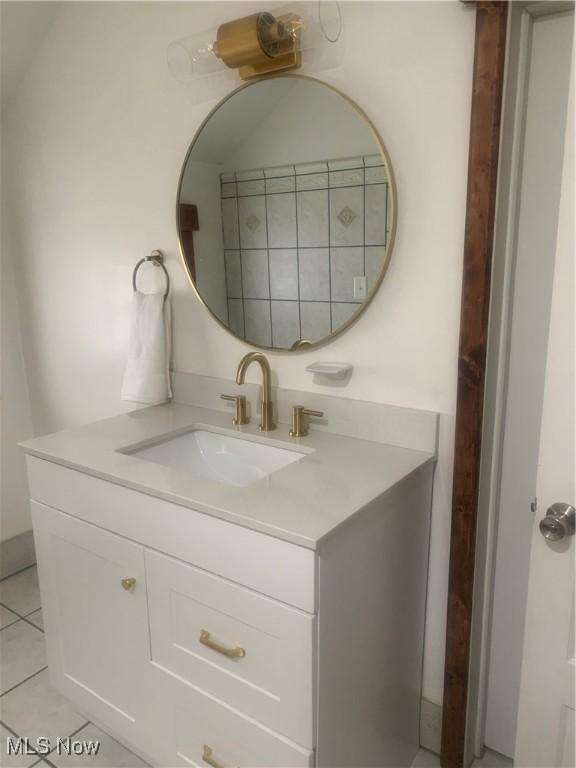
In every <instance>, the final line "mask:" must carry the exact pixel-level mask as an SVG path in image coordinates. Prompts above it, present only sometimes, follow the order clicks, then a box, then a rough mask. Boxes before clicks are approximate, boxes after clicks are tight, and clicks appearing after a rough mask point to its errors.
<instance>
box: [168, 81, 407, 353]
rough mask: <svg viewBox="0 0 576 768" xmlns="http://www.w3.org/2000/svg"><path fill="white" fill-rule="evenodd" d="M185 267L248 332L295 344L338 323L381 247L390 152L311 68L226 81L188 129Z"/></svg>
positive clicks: (366, 284)
mask: <svg viewBox="0 0 576 768" xmlns="http://www.w3.org/2000/svg"><path fill="white" fill-rule="evenodd" d="M177 216H178V232H179V237H180V245H181V250H182V256H183V260H184V264H185V267H186V270H187V272H188V275H189V277H190V279H191V281H192V283H193V285H194V287H195V290H196V292H197V293H198V295H199V297H200V298H201V300H202V302H203V303H204V304H205V306H206V307H207V308H208V309H209V310H210V312H212V314H213V315H214V316H215V317H216V318H217V320H218V321H219V322H220V323H221V324H222V325H224V326H225V327H226V328H227V329H228V330H230V331H231V332H232V333H234V334H235V335H236V336H238V337H240V338H242V339H244V340H245V341H246V342H248V343H249V344H251V345H253V346H258V347H263V348H267V349H283V350H295V349H303V348H309V347H310V344H316V343H321V342H324V341H326V340H327V339H329V338H330V337H331V336H333V335H334V334H335V333H338V332H340V331H341V330H343V329H344V328H346V327H347V326H348V325H349V324H350V323H351V322H352V320H354V319H355V318H356V317H357V316H358V315H359V314H360V313H361V312H362V310H363V308H364V307H365V306H366V304H367V303H368V302H369V301H370V299H371V298H372V296H373V294H374V293H375V291H376V290H377V288H378V286H379V284H380V282H381V280H382V278H383V276H384V273H385V271H386V267H387V264H388V261H389V258H390V251H391V247H392V241H393V235H394V218H395V200H394V186H393V182H392V174H391V169H390V163H389V160H388V157H387V155H386V152H385V150H384V147H383V145H382V142H381V141H380V139H379V138H378V136H377V135H376V133H375V131H374V128H373V127H372V125H371V124H370V123H369V121H368V120H367V118H366V117H365V115H364V114H363V113H362V112H361V111H360V110H359V109H358V107H356V106H355V105H354V104H353V103H352V102H351V101H350V100H349V99H347V98H346V97H344V96H343V95H341V94H340V93H339V92H337V91H335V90H334V89H332V88H330V87H329V86H327V85H325V84H324V83H321V82H319V81H316V80H312V79H309V78H304V77H299V76H283V77H276V78H271V79H268V80H263V81H259V82H256V83H252V84H250V85H249V86H246V87H243V88H241V89H240V90H238V91H236V92H234V93H233V94H232V95H231V96H229V97H228V98H227V99H225V100H224V101H223V102H222V103H221V104H220V105H219V106H218V107H217V108H216V109H215V110H214V111H213V112H212V114H211V115H210V116H209V118H208V119H207V120H206V122H205V123H204V125H203V126H202V127H201V129H200V130H199V132H198V134H197V135H196V138H195V139H194V141H193V143H192V146H191V148H190V151H189V153H188V156H187V158H186V161H185V163H184V168H183V171H182V176H181V179H180V186H179V191H178V211H177Z"/></svg>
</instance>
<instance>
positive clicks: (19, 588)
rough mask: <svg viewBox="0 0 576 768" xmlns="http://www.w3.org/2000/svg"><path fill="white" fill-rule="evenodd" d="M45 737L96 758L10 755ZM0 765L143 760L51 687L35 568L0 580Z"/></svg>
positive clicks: (423, 765)
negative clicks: (73, 743)
mask: <svg viewBox="0 0 576 768" xmlns="http://www.w3.org/2000/svg"><path fill="white" fill-rule="evenodd" d="M15 736H16V737H18V736H22V737H28V739H29V740H30V744H33V743H35V742H36V739H37V737H39V736H46V737H48V738H49V739H50V741H51V742H52V743H53V744H54V743H55V741H56V739H57V738H58V737H60V738H66V737H68V736H74V738H75V739H80V740H86V741H89V740H98V741H100V749H99V751H98V754H97V755H96V756H94V755H92V756H83V757H77V756H65V755H57V754H56V753H55V752H54V751H52V752H50V753H49V754H48V755H45V756H44V755H40V754H30V755H9V754H8V748H7V739H8V738H12V739H13V738H14V737H15ZM0 765H1V766H3V767H4V768H31V767H32V766H38V768H46V766H52V768H73V766H88V765H89V766H91V768H141V767H142V766H147V763H145V762H144V761H143V760H141V759H140V758H139V757H137V756H136V755H135V754H133V753H132V752H130V751H129V750H128V749H126V748H125V747H123V746H122V745H121V744H119V743H118V742H117V741H115V740H114V739H113V738H112V737H111V736H109V735H108V734H106V733H104V732H103V731H102V730H100V729H99V728H98V727H97V726H96V725H94V724H93V723H90V722H89V721H88V720H87V719H86V718H85V717H84V716H83V715H82V714H80V713H79V712H77V711H76V710H75V708H74V706H73V705H72V704H71V703H70V702H69V701H68V700H67V699H65V698H64V697H63V696H61V695H60V694H59V693H58V692H57V691H55V690H54V689H53V688H52V687H51V686H50V682H49V679H48V668H47V665H46V650H45V647H44V627H43V623H42V608H41V605H40V590H39V588H38V573H37V570H36V566H35V565H33V566H29V567H28V568H25V569H24V570H22V571H20V572H18V573H16V574H14V575H12V576H7V577H5V578H3V579H1V580H0ZM439 765H440V761H439V759H438V757H437V755H434V754H432V752H427V751H426V750H420V752H419V753H418V755H417V757H416V759H415V761H414V763H413V768H437V767H438V766H439ZM511 766H512V762H511V761H510V760H507V759H506V758H504V757H502V756H501V755H497V754H495V753H494V752H487V753H486V755H485V756H484V758H483V759H482V760H479V761H476V762H475V763H474V766H473V768H511Z"/></svg>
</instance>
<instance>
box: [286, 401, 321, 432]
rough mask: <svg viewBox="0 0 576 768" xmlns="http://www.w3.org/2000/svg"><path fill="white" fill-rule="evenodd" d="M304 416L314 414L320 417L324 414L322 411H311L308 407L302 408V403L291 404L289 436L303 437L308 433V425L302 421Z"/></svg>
mask: <svg viewBox="0 0 576 768" xmlns="http://www.w3.org/2000/svg"><path fill="white" fill-rule="evenodd" d="M304 416H316V417H317V418H319V419H320V418H322V416H324V413H323V411H311V410H310V409H309V408H304V406H303V405H295V406H293V408H292V429H291V430H290V437H305V436H306V435H307V434H308V427H307V426H306V424H305V422H304Z"/></svg>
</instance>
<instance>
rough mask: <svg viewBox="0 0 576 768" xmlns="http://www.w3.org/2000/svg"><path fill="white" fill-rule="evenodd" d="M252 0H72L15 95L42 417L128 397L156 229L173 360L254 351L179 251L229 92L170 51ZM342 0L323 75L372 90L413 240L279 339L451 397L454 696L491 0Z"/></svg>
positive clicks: (65, 422) (297, 366) (431, 394)
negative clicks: (483, 54) (191, 72)
mask: <svg viewBox="0 0 576 768" xmlns="http://www.w3.org/2000/svg"><path fill="white" fill-rule="evenodd" d="M248 7H249V8H250V9H252V8H255V7H259V6H257V5H255V4H251V5H250V6H248ZM246 8H247V6H245V5H244V4H240V3H232V4H228V3H224V2H222V3H214V2H212V3H174V4H172V3H153V2H151V3H67V4H65V8H64V10H63V11H62V13H61V15H60V17H59V18H58V19H57V20H56V22H55V24H54V25H53V26H52V28H51V29H50V33H49V35H48V37H47V38H46V40H45V43H44V45H43V48H42V50H41V51H40V52H39V55H38V57H37V59H36V61H35V63H34V66H33V68H32V69H31V71H30V72H29V76H28V79H27V81H26V83H25V85H24V86H23V87H21V88H20V90H19V93H18V95H17V98H16V99H15V100H14V102H13V104H12V110H11V113H10V114H9V115H7V119H6V127H5V131H4V134H3V141H4V142H5V147H6V148H7V149H8V150H9V158H8V164H7V168H6V172H7V173H8V175H9V176H8V178H9V186H10V189H9V199H8V200H7V206H8V209H9V215H10V216H11V217H13V219H14V222H15V226H16V227H17V229H18V232H17V236H18V243H19V246H18V250H17V254H16V256H17V259H16V268H17V279H18V289H19V296H20V301H21V304H22V311H23V318H24V321H25V322H24V327H23V332H24V351H25V354H26V363H27V369H28V375H29V385H30V397H31V403H32V414H33V417H34V427H35V429H36V430H37V431H38V432H46V431H51V430H56V429H61V428H63V427H68V426H71V425H74V424H80V423H82V422H88V421H91V420H94V419H97V418H101V417H105V416H109V415H111V414H114V413H118V412H120V411H122V410H124V409H125V408H126V406H125V404H122V403H120V401H119V399H118V397H119V391H120V382H121V377H122V371H123V364H124V353H125V346H126V338H127V327H128V322H127V321H128V307H129V300H130V278H131V271H132V267H133V265H134V262H135V261H136V260H137V259H138V258H139V257H140V256H142V255H143V254H145V253H148V252H149V251H150V250H151V249H152V248H157V247H159V248H162V249H164V250H165V251H166V253H167V255H168V263H167V266H168V269H169V270H170V272H171V275H172V279H173V285H174V299H173V307H174V325H175V328H174V364H175V368H177V369H179V370H183V371H194V372H198V373H205V374H211V375H215V376H224V377H228V378H231V377H232V376H233V373H234V367H235V365H236V362H237V361H238V360H239V359H240V357H241V355H242V354H243V353H244V352H245V351H246V346H245V345H244V344H243V343H242V342H240V341H237V340H236V339H234V338H232V337H231V336H230V335H229V334H228V333H226V332H225V331H224V330H223V329H222V328H220V327H219V326H218V325H217V324H216V323H215V322H214V320H213V319H212V318H211V317H210V316H209V314H208V313H207V312H206V311H205V310H204V308H203V307H202V305H201V304H200V303H199V302H198V301H197V299H195V298H194V297H193V295H192V292H191V290H190V288H189V285H188V283H187V279H186V277H185V274H184V271H183V269H182V267H181V265H180V263H179V257H178V249H177V244H176V230H175V222H174V204H175V195H176V185H177V181H178V176H179V173H180V166H181V163H182V161H183V158H184V155H185V153H186V150H187V148H188V145H189V143H190V140H191V138H192V136H193V134H194V131H195V130H196V128H197V127H198V126H199V124H200V122H201V121H202V119H203V118H204V117H205V115H206V114H207V112H208V111H209V110H210V109H211V108H212V107H213V106H214V104H215V101H212V102H206V103H202V104H198V103H194V99H193V98H191V96H190V94H189V92H188V91H187V90H186V89H185V88H183V87H182V86H181V85H179V84H178V83H177V82H176V81H175V80H173V79H172V78H171V76H170V74H169V72H168V70H167V68H166V64H165V55H166V45H167V43H168V42H170V41H171V40H174V39H177V38H179V37H181V36H182V35H183V34H184V33H185V32H186V31H188V30H190V32H192V31H194V30H196V31H199V30H201V29H203V28H205V27H209V26H212V25H216V24H218V23H219V22H220V21H223V20H226V19H229V18H231V17H232V18H233V17H236V16H239V15H241V14H242V13H243V12H245V11H246ZM342 8H343V17H344V30H345V34H346V49H345V53H344V59H343V63H342V66H341V67H339V68H338V69H337V70H332V71H330V72H327V73H324V74H323V75H322V77H323V79H325V80H326V81H327V82H330V83H331V84H333V85H335V86H337V87H339V88H341V89H342V90H343V91H344V92H346V93H348V94H349V95H350V96H351V97H353V98H354V99H356V101H357V102H358V103H359V104H360V106H362V107H363V108H364V109H365V110H366V111H367V113H368V115H369V116H370V117H371V118H372V120H373V121H374V123H375V124H376V127H377V128H378V130H379V131H380V133H381V135H382V137H383V139H384V142H385V144H386V145H387V147H388V150H389V152H390V155H391V158H392V162H393V166H394V170H395V173H396V180H397V185H398V237H397V242H396V247H395V249H394V253H393V256H392V262H391V266H390V269H389V271H388V274H387V276H386V280H385V281H384V284H383V286H382V288H381V289H380V291H379V293H378V295H377V296H376V298H375V300H374V301H373V303H372V304H371V306H370V307H369V308H368V310H367V311H366V312H365V313H364V315H363V316H362V318H361V319H360V321H359V322H358V323H357V324H356V325H355V326H354V327H353V328H352V329H350V330H349V331H348V332H346V333H345V334H344V335H342V336H340V337H339V338H338V339H337V340H335V341H334V342H333V343H332V344H330V345H328V346H326V347H324V348H323V349H321V350H319V351H318V350H317V351H314V352H311V353H308V354H299V355H297V356H294V355H290V354H285V353H284V354H283V353H275V354H271V355H270V357H271V362H272V367H273V369H274V371H275V374H276V376H277V378H278V380H279V381H280V382H281V384H282V385H283V386H285V387H297V388H299V389H304V390H306V389H312V388H314V386H315V385H314V384H313V382H312V379H311V377H310V376H309V374H307V373H306V372H305V370H304V369H305V366H306V365H307V364H308V363H309V362H311V361H312V359H323V360H348V361H350V362H352V363H354V366H355V372H354V375H353V378H352V380H351V382H350V384H349V385H348V388H347V389H346V390H337V393H338V394H339V395H344V394H345V395H347V396H349V397H354V398H364V399H369V400H374V401H379V402H389V403H394V404H397V405H406V406H412V407H417V408H429V409H433V410H438V411H440V413H441V414H442V419H441V436H440V461H439V465H438V470H437V473H436V481H435V495H434V508H433V524H432V541H431V566H430V583H429V600H428V619H427V640H426V654H425V673H424V695H425V696H427V697H428V698H430V699H432V700H435V701H437V702H440V701H441V696H442V684H443V655H444V626H445V610H446V585H447V568H448V549H449V548H448V538H449V519H450V494H451V472H452V445H453V429H454V406H455V394H456V359H457V340H458V324H459V304H460V284H461V264H462V251H463V229H464V209H465V197H466V168H467V148H468V127H469V123H468V119H469V105H470V90H471V79H472V56H473V28H474V12H473V11H472V10H471V9H469V8H466V7H465V6H464V5H463V4H461V3H459V2H457V0H450V1H449V2H434V3H429V2H422V3H419V2H410V3H408V2H398V3H396V2H382V3H380V2H371V3H362V2H355V3H342ZM7 154H8V153H7ZM254 375H256V372H254ZM5 474H6V473H5V472H3V475H4V476H5Z"/></svg>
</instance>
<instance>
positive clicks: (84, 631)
mask: <svg viewBox="0 0 576 768" xmlns="http://www.w3.org/2000/svg"><path fill="white" fill-rule="evenodd" d="M32 514H33V521H34V535H35V541H36V551H37V558H38V569H39V575H40V588H41V593H42V605H43V609H44V620H45V629H46V644H47V651H48V662H49V669H50V676H51V679H52V682H53V684H54V685H55V686H56V687H57V688H59V689H60V690H61V691H62V693H64V694H65V695H66V696H68V697H69V698H71V699H72V700H73V701H74V702H75V703H76V704H77V705H78V706H79V708H80V709H82V710H84V711H85V712H86V713H89V715H90V716H91V717H94V718H95V719H96V720H99V721H100V722H101V723H102V724H104V725H105V726H108V727H109V728H110V729H112V730H113V731H114V732H116V733H117V734H118V735H119V736H121V737H124V738H126V739H127V740H129V741H134V742H137V741H138V740H139V732H141V731H142V729H145V726H144V725H143V724H142V723H141V722H140V720H141V719H142V718H143V717H144V714H145V708H146V703H147V699H148V698H149V695H150V694H149V693H148V685H147V683H148V677H147V668H148V666H149V658H150V652H149V640H148V618H147V608H146V584H145V570H144V553H143V549H142V547H141V546H139V545H137V544H134V543H132V542H130V541H128V540H126V539H123V538H121V537H120V536H115V535H114V534H111V533H108V532H106V531H104V530H102V529H100V528H97V527H96V526H93V525H90V524H88V523H84V522H81V521H79V520H77V519H75V518H73V517H70V516H69V515H65V514H63V513H62V512H57V511H56V510H54V509H51V508H49V507H45V506H43V505H41V504H37V503H35V502H33V503H32ZM127 579H128V580H130V581H126V580H127ZM132 580H133V581H132Z"/></svg>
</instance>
